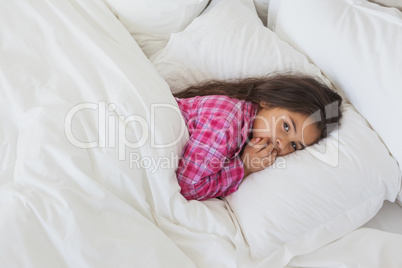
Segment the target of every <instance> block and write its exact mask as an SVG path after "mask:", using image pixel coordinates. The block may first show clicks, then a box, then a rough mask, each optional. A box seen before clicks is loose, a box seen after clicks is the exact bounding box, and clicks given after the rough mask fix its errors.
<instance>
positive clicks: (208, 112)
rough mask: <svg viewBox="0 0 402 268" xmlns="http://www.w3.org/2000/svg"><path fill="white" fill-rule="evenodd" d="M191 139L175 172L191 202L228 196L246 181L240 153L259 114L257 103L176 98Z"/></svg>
mask: <svg viewBox="0 0 402 268" xmlns="http://www.w3.org/2000/svg"><path fill="white" fill-rule="evenodd" d="M176 101H177V103H178V105H179V108H180V110H181V113H182V115H183V117H184V119H185V121H186V124H187V126H188V130H189V133H190V139H189V141H188V142H187V144H186V145H185V147H184V150H183V153H182V156H181V159H180V161H179V166H178V169H177V171H176V173H177V179H178V181H179V184H180V187H181V194H182V195H183V196H184V197H185V198H186V199H188V200H191V199H195V200H205V199H208V198H212V197H223V196H227V195H229V194H231V193H233V192H234V191H236V190H237V189H238V187H239V184H240V182H241V181H242V179H243V175H244V169H243V162H242V160H241V158H240V155H239V154H240V152H241V151H242V148H243V146H244V144H245V143H246V141H247V139H248V136H249V134H250V131H251V127H252V124H253V122H254V119H255V116H256V113H257V108H258V105H257V104H253V103H252V102H250V101H244V100H237V99H232V98H229V97H227V96H220V95H219V96H218V95H211V96H202V97H193V98H187V99H179V98H176Z"/></svg>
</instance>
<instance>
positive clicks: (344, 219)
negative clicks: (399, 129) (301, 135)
mask: <svg viewBox="0 0 402 268" xmlns="http://www.w3.org/2000/svg"><path fill="white" fill-rule="evenodd" d="M247 7H248V10H247ZM245 8H246V9H245ZM234 40H236V41H234ZM194 51H196V53H195V52H194ZM151 61H152V62H153V63H154V65H155V66H156V68H157V70H158V72H159V73H160V74H161V75H162V76H163V77H164V78H165V80H166V81H167V82H168V84H169V85H170V86H171V90H172V91H178V90H180V89H183V88H185V87H186V86H188V85H189V84H193V83H197V82H200V81H203V80H208V79H231V78H239V77H247V76H261V75H266V74H269V73H271V72H274V71H282V70H298V71H303V72H306V73H310V74H312V75H316V76H319V77H322V78H323V79H325V78H324V77H323V76H322V75H321V74H320V71H319V69H318V68H317V67H316V66H315V65H313V64H311V63H309V61H308V60H307V58H306V57H305V56H303V55H302V54H301V53H300V52H298V51H296V50H295V49H294V48H292V47H291V46H290V45H289V44H287V43H286V42H283V41H282V40H281V39H279V38H278V37H277V35H276V34H275V33H273V32H271V31H269V30H268V29H266V28H265V27H263V25H262V23H261V22H260V20H259V19H258V17H257V15H256V14H255V11H254V10H253V8H252V7H250V6H249V2H247V1H240V0H237V1H234V0H230V1H225V0H222V1H220V2H219V3H218V4H216V5H215V6H214V7H213V8H212V9H210V10H208V12H205V13H204V14H202V15H201V16H200V17H198V18H197V19H195V20H194V21H193V23H191V24H190V25H189V26H188V27H187V28H186V30H184V31H183V32H180V33H177V34H174V35H172V38H171V40H170V41H169V43H168V44H167V46H166V47H165V48H164V49H162V50H161V51H159V52H158V53H157V54H155V55H154V57H152V58H151ZM344 113H345V115H344V119H343V123H342V124H341V129H340V130H339V132H334V133H332V134H331V137H330V138H329V139H327V140H324V141H323V142H322V143H320V144H319V145H317V146H314V147H312V148H311V149H310V150H306V151H303V152H300V153H296V154H294V155H290V156H289V157H285V158H282V159H281V161H278V162H277V163H278V167H277V168H275V167H274V168H271V169H267V170H264V171H262V172H259V173H255V174H252V175H251V177H250V178H248V179H246V180H245V182H243V183H242V185H241V186H240V190H239V191H238V192H237V193H234V194H232V195H231V196H229V197H227V198H226V200H227V201H228V202H229V204H230V206H231V208H232V210H233V212H234V215H235V216H236V217H237V219H238V221H239V224H240V226H241V228H242V232H243V234H244V237H245V241H244V242H245V244H246V246H244V247H240V246H239V248H243V249H245V251H248V252H241V251H240V250H239V251H238V256H240V255H241V254H245V255H247V254H250V255H251V257H252V258H253V260H254V261H255V262H254V265H262V266H264V265H266V266H269V267H281V266H283V265H286V263H287V261H289V260H290V259H291V258H292V257H294V256H296V255H299V254H301V255H302V254H306V253H309V252H311V251H314V250H316V249H318V248H320V247H321V246H323V245H325V244H327V243H329V242H331V241H333V240H335V239H337V238H340V237H341V236H343V235H345V234H346V233H348V232H350V231H352V230H354V229H356V228H357V227H359V226H360V225H362V224H364V223H365V222H367V221H368V220H369V219H370V218H371V217H373V216H374V215H375V214H376V212H377V211H378V210H379V209H380V208H381V206H382V203H383V201H384V200H385V199H389V200H392V201H393V200H395V197H396V195H397V193H398V189H399V184H400V173H399V168H398V165H397V163H396V161H395V160H394V159H393V158H392V157H390V156H389V154H388V151H387V149H386V147H385V146H384V145H383V144H382V143H381V141H380V140H379V138H378V136H377V135H376V133H375V132H374V131H372V130H371V129H370V128H369V127H368V125H367V123H366V122H365V120H364V119H363V118H362V117H361V116H360V115H359V114H358V113H356V111H355V110H354V108H353V107H352V106H351V105H345V107H344ZM356 133H358V134H359V135H358V136H355V135H356ZM367 144H370V146H367ZM314 152H316V153H315V156H313V154H314ZM379 161H380V162H379ZM283 164H285V165H286V167H285V168H283V167H282V168H281V165H283ZM239 244H240V243H239ZM240 259H242V258H240ZM243 259H244V258H243Z"/></svg>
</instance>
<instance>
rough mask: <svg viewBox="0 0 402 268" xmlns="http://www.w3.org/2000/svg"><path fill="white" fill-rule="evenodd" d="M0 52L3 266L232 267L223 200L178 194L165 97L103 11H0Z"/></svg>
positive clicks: (37, 6)
mask: <svg viewBox="0 0 402 268" xmlns="http://www.w3.org/2000/svg"><path fill="white" fill-rule="evenodd" d="M0 47H1V50H0V53H1V54H0V59H1V60H0V71H1V72H0V83H1V84H0V85H1V91H0V109H1V112H0V117H1V118H0V124H1V130H0V131H1V132H0V137H1V138H0V146H1V147H0V149H1V161H0V176H1V177H0V183H1V188H0V263H1V265H0V266H2V267H116V266H118V267H155V266H164V267H166V266H172V267H195V266H204V267H210V266H211V265H212V264H214V265H218V266H223V267H233V266H234V262H235V257H234V256H235V247H234V244H233V243H232V239H234V237H235V235H236V232H237V231H236V229H235V226H234V224H233V222H232V220H231V218H230V216H229V214H228V213H227V211H226V209H225V207H224V203H223V202H221V201H219V200H212V201H209V202H204V203H201V202H187V201H186V200H185V199H184V198H183V197H182V196H181V195H180V193H179V186H178V184H177V181H176V177H175V173H174V168H175V165H174V163H175V160H177V158H176V159H175V156H177V154H178V153H180V150H181V148H182V146H183V143H184V142H185V141H186V133H187V132H186V129H185V128H182V125H181V123H182V119H181V117H180V115H179V114H178V113H177V111H175V110H174V109H173V108H172V107H174V106H175V105H176V103H175V101H174V99H173V97H172V96H171V95H170V91H169V88H168V86H167V84H166V83H165V82H164V81H163V79H162V78H160V77H159V75H158V74H157V73H156V71H155V69H154V67H153V66H152V64H151V63H150V62H149V61H148V60H147V58H146V57H145V56H144V54H143V53H142V51H141V50H140V49H139V47H138V45H137V44H136V42H135V41H134V40H133V39H132V37H131V35H130V34H129V33H128V32H127V31H126V30H125V28H124V27H123V26H122V25H121V24H120V23H119V21H118V20H117V19H116V18H115V17H114V15H113V14H112V13H111V12H110V10H109V9H108V8H107V7H106V5H105V4H104V3H103V2H102V1H75V0H71V1H68V0H58V1H42V0H16V1H1V2H0ZM161 104H163V105H165V106H167V107H168V108H163V107H160V106H155V105H161ZM152 105H154V106H152ZM169 105H170V106H169ZM152 107H153V108H154V109H153V110H152ZM155 107H156V108H155ZM152 111H153V112H154V113H155V114H156V116H153V114H152ZM117 122H118V123H117ZM183 133H184V134H183ZM176 140H177V142H175V141H176ZM153 143H155V144H156V145H161V144H162V145H166V144H168V143H173V145H172V146H168V147H166V146H165V148H158V146H156V145H154V144H153ZM137 147H138V148H137ZM159 147H161V146H159ZM158 161H159V162H158Z"/></svg>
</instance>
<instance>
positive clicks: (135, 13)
mask: <svg viewBox="0 0 402 268" xmlns="http://www.w3.org/2000/svg"><path fill="white" fill-rule="evenodd" d="M103 1H105V3H106V4H107V5H108V6H109V8H110V9H111V10H112V11H113V13H114V14H115V15H116V16H117V17H118V19H119V20H120V22H121V23H122V24H123V25H124V27H126V29H127V30H128V31H129V32H130V34H131V35H132V36H133V37H134V39H135V40H136V41H137V43H138V44H139V45H140V47H141V49H142V50H143V51H144V53H145V55H147V57H150V56H151V55H153V54H154V53H155V52H157V51H158V50H160V49H161V48H163V47H164V46H165V45H166V43H167V41H168V40H169V36H170V34H171V33H174V32H179V31H181V30H183V29H184V28H185V27H186V26H187V25H188V24H190V23H191V21H192V20H193V19H194V18H195V17H197V16H198V15H199V14H200V13H201V12H202V10H203V9H204V8H205V7H206V5H207V4H208V0H133V1H127V0H103Z"/></svg>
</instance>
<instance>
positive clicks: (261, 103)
mask: <svg viewBox="0 0 402 268" xmlns="http://www.w3.org/2000/svg"><path fill="white" fill-rule="evenodd" d="M260 107H261V108H268V107H269V105H268V103H267V102H266V101H260Z"/></svg>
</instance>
